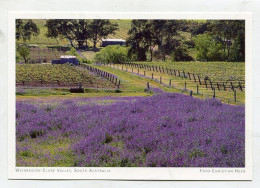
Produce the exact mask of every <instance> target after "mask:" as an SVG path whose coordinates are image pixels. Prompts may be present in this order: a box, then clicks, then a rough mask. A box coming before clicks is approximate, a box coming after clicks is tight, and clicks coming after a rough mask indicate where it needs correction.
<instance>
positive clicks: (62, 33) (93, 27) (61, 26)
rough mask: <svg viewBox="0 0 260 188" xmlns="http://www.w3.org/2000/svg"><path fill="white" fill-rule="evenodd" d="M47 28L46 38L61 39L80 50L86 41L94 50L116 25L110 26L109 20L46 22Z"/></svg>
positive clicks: (112, 31)
mask: <svg viewBox="0 0 260 188" xmlns="http://www.w3.org/2000/svg"><path fill="white" fill-rule="evenodd" d="M46 27H47V28H48V31H47V37H52V38H57V37H62V38H66V39H68V40H69V42H70V44H71V45H72V46H73V47H75V46H74V42H76V43H77V44H78V47H79V48H81V47H82V46H83V45H84V44H87V40H88V39H90V40H92V42H93V44H94V48H96V44H97V42H98V41H99V40H100V39H101V38H106V37H107V36H108V35H109V34H112V33H114V31H115V30H116V29H117V24H112V23H111V22H110V21H109V20H86V19H80V20H75V19H74V20H72V19H70V20H68V19H67V20H66V19H63V20H47V22H46Z"/></svg>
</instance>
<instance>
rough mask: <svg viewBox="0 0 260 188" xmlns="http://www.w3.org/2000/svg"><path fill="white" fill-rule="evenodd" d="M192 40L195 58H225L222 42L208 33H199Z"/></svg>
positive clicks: (216, 59)
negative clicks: (193, 41)
mask: <svg viewBox="0 0 260 188" xmlns="http://www.w3.org/2000/svg"><path fill="white" fill-rule="evenodd" d="M194 40H195V49H196V58H197V60H199V61H202V60H207V61H223V60H224V59H225V58H226V55H225V53H224V51H223V44H221V43H220V42H219V41H217V40H216V39H214V38H212V37H211V36H210V35H209V34H207V33H205V34H200V35H198V36H196V37H195V39H194Z"/></svg>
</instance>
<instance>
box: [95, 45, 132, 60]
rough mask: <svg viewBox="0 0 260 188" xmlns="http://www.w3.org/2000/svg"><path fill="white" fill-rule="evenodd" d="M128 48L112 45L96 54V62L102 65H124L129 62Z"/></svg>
mask: <svg viewBox="0 0 260 188" xmlns="http://www.w3.org/2000/svg"><path fill="white" fill-rule="evenodd" d="M127 55H128V48H127V47H123V46H120V45H113V46H112V45H110V46H107V47H105V48H103V49H102V50H100V52H98V53H96V55H95V58H94V59H95V61H96V62H102V63H115V64H117V63H122V62H125V61H128V60H129V59H128V56H127Z"/></svg>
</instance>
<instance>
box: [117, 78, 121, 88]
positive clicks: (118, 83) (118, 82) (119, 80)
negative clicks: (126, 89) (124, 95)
mask: <svg viewBox="0 0 260 188" xmlns="http://www.w3.org/2000/svg"><path fill="white" fill-rule="evenodd" d="M117 86H118V89H119V86H120V80H119V81H118V85H117Z"/></svg>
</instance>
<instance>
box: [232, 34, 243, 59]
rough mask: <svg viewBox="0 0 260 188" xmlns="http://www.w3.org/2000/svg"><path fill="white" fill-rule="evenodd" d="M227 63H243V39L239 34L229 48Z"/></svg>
mask: <svg viewBox="0 0 260 188" xmlns="http://www.w3.org/2000/svg"><path fill="white" fill-rule="evenodd" d="M229 61H238V62H239V61H245V37H244V34H243V33H242V32H239V33H238V35H237V37H236V39H235V42H234V44H233V46H232V48H231V52H230V57H229Z"/></svg>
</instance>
